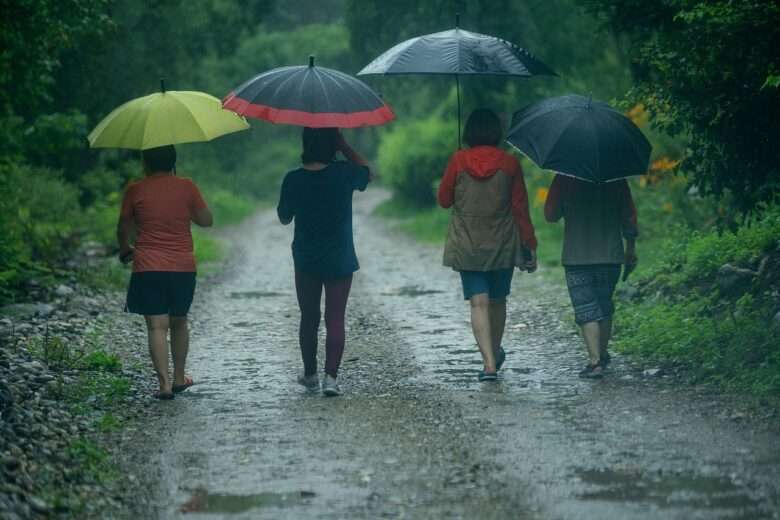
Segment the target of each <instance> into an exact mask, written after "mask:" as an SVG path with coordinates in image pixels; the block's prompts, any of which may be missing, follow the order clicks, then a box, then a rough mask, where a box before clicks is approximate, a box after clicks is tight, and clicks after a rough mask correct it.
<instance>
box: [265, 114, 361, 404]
mask: <svg viewBox="0 0 780 520" xmlns="http://www.w3.org/2000/svg"><path fill="white" fill-rule="evenodd" d="M302 140H303V154H302V155H301V162H302V163H303V164H302V166H301V167H300V168H298V169H295V170H292V171H290V172H288V173H287V175H286V176H285V178H284V181H283V183H282V190H281V195H280V197H279V206H278V208H277V213H278V215H279V220H280V221H281V222H282V224H289V223H290V222H292V220H293V219H295V235H294V238H293V243H292V253H293V263H294V264H295V290H296V293H297V296H298V306H299V307H300V310H301V321H300V329H299V342H300V348H301V357H302V358H303V374H302V375H301V376H300V377H299V378H298V382H299V383H300V384H301V385H303V386H305V387H306V388H307V389H308V390H312V391H315V390H317V389H318V388H319V386H320V384H319V377H318V375H317V331H318V330H319V325H320V299H321V297H322V289H323V287H324V288H325V328H326V331H327V336H326V340H325V374H324V379H323V383H322V393H323V394H324V395H326V396H337V395H341V390H340V388H339V385H338V382H337V378H338V370H339V366H340V365H341V357H342V355H343V353H344V340H345V338H344V336H345V334H344V314H345V312H346V307H347V298H348V297H349V290H350V287H351V286H352V274H353V273H354V272H355V271H357V270H358V269H359V264H358V259H357V256H356V255H355V246H354V242H353V237H352V192H353V191H355V190H359V191H364V190H365V189H366V186H367V185H368V181H369V170H368V166H367V164H366V162H365V160H363V158H362V157H361V156H360V155H358V153H357V152H355V151H354V150H353V149H352V148H351V147H350V146H349V145H348V144H347V142H346V141H345V140H344V138H343V137H342V135H341V133H340V132H339V131H338V130H337V129H336V128H304V129H303V136H302ZM339 151H340V152H341V153H342V154H343V155H344V156H345V157H346V158H347V159H348V161H336V160H335V158H336V153H337V152H339Z"/></svg>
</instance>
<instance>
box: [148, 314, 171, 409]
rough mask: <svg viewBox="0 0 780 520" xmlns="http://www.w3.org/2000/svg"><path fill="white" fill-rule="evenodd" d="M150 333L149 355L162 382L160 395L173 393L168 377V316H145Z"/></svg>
mask: <svg viewBox="0 0 780 520" xmlns="http://www.w3.org/2000/svg"><path fill="white" fill-rule="evenodd" d="M144 318H145V319H146V328H147V330H148V331H149V355H150V356H151V357H152V365H153V366H154V371H155V372H157V379H158V380H159V382H160V393H161V394H169V393H171V379H170V377H169V376H168V328H169V320H168V315H167V314H157V315H154V316H144Z"/></svg>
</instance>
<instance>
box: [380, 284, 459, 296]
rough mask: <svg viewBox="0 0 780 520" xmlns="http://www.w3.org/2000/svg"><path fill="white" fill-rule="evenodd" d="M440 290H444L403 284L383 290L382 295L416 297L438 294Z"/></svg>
mask: <svg viewBox="0 0 780 520" xmlns="http://www.w3.org/2000/svg"><path fill="white" fill-rule="evenodd" d="M442 292H444V291H439V290H437V289H425V288H423V287H420V286H419V285H404V286H403V287H398V288H395V289H390V290H387V291H385V292H383V293H382V295H383V296H409V297H416V296H426V295H428V294H439V293H442Z"/></svg>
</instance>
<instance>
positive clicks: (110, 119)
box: [87, 87, 249, 150]
mask: <svg viewBox="0 0 780 520" xmlns="http://www.w3.org/2000/svg"><path fill="white" fill-rule="evenodd" d="M247 128H249V124H248V123H247V122H246V120H244V118H243V117H239V116H237V115H236V114H234V113H233V112H229V111H227V110H223V109H222V104H221V103H220V101H219V99H217V98H215V97H214V96H210V95H208V94H206V93H204V92H192V91H176V90H171V91H167V92H166V91H165V89H164V87H163V91H162V92H158V93H156V94H151V95H148V96H144V97H140V98H137V99H134V100H132V101H128V102H127V103H125V104H124V105H121V106H119V107H118V108H116V109H114V110H113V111H112V112H111V113H110V114H108V115H107V116H106V117H105V118H104V119H103V120H102V121H101V122H100V123H98V125H97V126H96V127H95V128H94V130H92V132H90V133H89V136H88V137H87V139H88V140H89V145H90V146H91V147H92V148H129V149H131V150H146V149H147V148H156V147H158V146H164V145H168V144H180V143H193V142H199V141H211V140H212V139H214V138H215V137H219V136H221V135H224V134H229V133H231V132H238V131H239V130H246V129H247Z"/></svg>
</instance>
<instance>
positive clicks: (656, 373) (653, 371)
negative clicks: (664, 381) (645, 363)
mask: <svg viewBox="0 0 780 520" xmlns="http://www.w3.org/2000/svg"><path fill="white" fill-rule="evenodd" d="M663 373H664V372H663V370H661V369H660V368H648V369H645V370H643V371H642V375H643V376H645V377H660V376H662V375H663Z"/></svg>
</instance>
